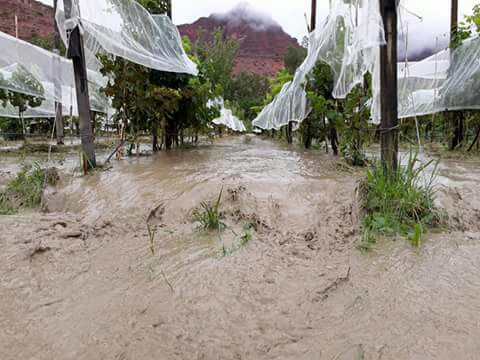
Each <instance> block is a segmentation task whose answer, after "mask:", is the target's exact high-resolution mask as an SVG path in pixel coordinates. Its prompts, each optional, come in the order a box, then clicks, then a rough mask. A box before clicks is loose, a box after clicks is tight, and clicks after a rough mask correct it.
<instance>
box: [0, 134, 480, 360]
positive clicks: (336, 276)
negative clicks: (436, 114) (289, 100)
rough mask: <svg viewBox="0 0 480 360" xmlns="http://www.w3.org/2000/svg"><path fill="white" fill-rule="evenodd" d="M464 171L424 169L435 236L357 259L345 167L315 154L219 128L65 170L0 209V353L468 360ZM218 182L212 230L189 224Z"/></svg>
mask: <svg viewBox="0 0 480 360" xmlns="http://www.w3.org/2000/svg"><path fill="white" fill-rule="evenodd" d="M478 165H479V164H478V163H475V162H472V163H467V162H454V161H450V162H442V163H441V164H440V177H439V178H438V189H439V198H438V202H439V204H441V205H442V206H444V207H445V208H446V210H447V211H448V213H449V215H450V221H449V222H450V224H449V225H450V227H449V229H450V230H449V231H448V232H447V233H445V234H437V235H435V234H431V235H430V236H429V238H428V239H427V241H426V243H425V244H423V246H422V247H421V248H420V249H413V248H412V247H411V246H409V244H408V243H407V242H406V241H404V240H399V241H392V240H384V241H381V242H380V243H379V244H378V245H377V246H376V247H375V250H374V251H373V252H371V253H369V254H364V253H361V252H359V251H358V250H356V244H357V242H358V240H359V239H358V238H359V229H358V219H357V210H356V206H355V189H356V185H357V181H358V179H359V178H360V176H361V172H351V171H348V170H346V169H343V168H339V167H338V166H337V165H336V162H335V160H334V159H332V158H330V157H328V156H327V155H323V154H321V153H319V152H307V151H304V152H302V151H295V150H292V149H289V148H287V147H285V146H282V145H280V144H278V143H274V142H271V141H269V140H261V139H259V138H253V139H252V141H251V142H246V141H245V140H244V137H239V138H227V139H222V140H220V141H218V142H216V143H215V144H214V145H212V146H203V147H200V148H196V149H192V150H184V151H175V152H172V153H170V154H165V153H162V154H159V155H158V156H154V157H150V158H141V159H131V160H128V161H127V160H126V161H123V162H119V163H118V162H116V163H114V167H113V168H111V169H109V170H106V171H102V172H97V173H95V174H94V175H91V176H88V177H84V178H73V179H69V178H66V180H65V181H64V184H63V185H62V186H61V188H60V189H59V190H58V192H56V193H55V192H51V193H50V195H49V201H48V207H49V210H50V213H48V214H37V213H29V214H23V215H21V216H16V217H3V218H0V231H1V232H0V234H1V235H0V245H1V248H2V252H0V274H1V275H0V297H1V301H0V358H1V359H122V360H126V359H342V360H343V359H396V360H398V359H458V360H459V359H478V358H479V355H478V354H480V341H479V340H478V339H480V296H479V295H480V226H479V224H480V222H479V220H480V201H479V200H480V197H479V195H478V194H479V190H480V189H479V188H480V185H478V182H477V181H476V179H478V175H479V173H480V170H479V169H480V167H479V166H478ZM222 187H223V195H222V212H223V221H224V222H225V223H226V225H227V229H225V230H223V231H222V232H220V233H205V232H202V231H200V230H198V229H197V225H196V224H195V223H193V222H192V220H191V213H192V210H193V209H194V208H195V207H196V206H198V204H199V203H200V202H201V201H204V200H209V199H215V198H216V197H217V196H218V194H219V192H220V190H221V189H222ZM153 209H157V210H156V211H154V212H153V213H152V214H151V211H152V210H153ZM149 214H151V216H150V219H149V224H150V226H151V228H153V227H155V228H156V230H157V232H156V236H155V238H154V250H155V254H154V255H152V252H151V250H150V240H149V236H148V232H147V225H146V220H147V217H148V216H149ZM249 224H250V225H251V226H252V227H253V229H252V230H249V231H248V232H250V233H251V235H252V239H251V240H250V242H248V244H246V245H245V246H241V245H240V243H241V237H242V236H243V235H244V234H245V233H246V232H247V230H245V226H246V225H249ZM224 249H225V252H226V254H224Z"/></svg>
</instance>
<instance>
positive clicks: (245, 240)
mask: <svg viewBox="0 0 480 360" xmlns="http://www.w3.org/2000/svg"><path fill="white" fill-rule="evenodd" d="M251 230H252V227H251V226H250V225H246V226H245V227H244V233H243V235H242V236H241V237H240V241H239V242H238V244H236V245H233V246H232V247H230V248H227V247H225V245H224V246H222V256H223V257H225V256H230V255H232V254H233V253H235V252H236V251H238V250H240V249H242V248H244V247H245V246H247V245H248V244H249V243H250V242H251V241H252V239H253V235H252V232H251Z"/></svg>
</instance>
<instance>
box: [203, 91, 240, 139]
mask: <svg viewBox="0 0 480 360" xmlns="http://www.w3.org/2000/svg"><path fill="white" fill-rule="evenodd" d="M207 107H209V108H211V107H217V108H218V109H220V116H219V117H218V118H216V119H214V120H212V123H213V124H215V125H223V126H225V127H227V128H229V129H230V130H233V131H236V132H245V131H247V129H246V128H245V125H244V124H243V122H242V121H241V120H240V119H239V118H238V117H236V116H235V115H233V112H232V110H230V109H227V108H225V102H224V100H223V99H222V98H216V99H214V100H209V101H208V103H207Z"/></svg>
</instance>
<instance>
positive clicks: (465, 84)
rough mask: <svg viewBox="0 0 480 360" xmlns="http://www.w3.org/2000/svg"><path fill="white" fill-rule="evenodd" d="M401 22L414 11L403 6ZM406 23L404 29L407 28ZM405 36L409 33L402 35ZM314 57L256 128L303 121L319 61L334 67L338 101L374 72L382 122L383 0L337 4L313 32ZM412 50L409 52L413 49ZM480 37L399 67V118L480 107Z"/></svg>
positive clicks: (375, 116)
mask: <svg viewBox="0 0 480 360" xmlns="http://www.w3.org/2000/svg"><path fill="white" fill-rule="evenodd" d="M399 14H400V16H399V19H400V22H402V21H404V19H408V18H409V17H411V13H410V12H409V11H408V10H406V9H405V8H404V7H403V6H401V4H399ZM403 25H404V24H402V23H400V24H399V26H401V30H404V29H403ZM400 34H401V36H402V37H405V36H407V37H408V33H407V34H405V33H402V31H400ZM309 39H310V41H309V49H308V55H307V58H306V59H305V61H304V63H303V64H302V65H301V66H300V67H299V69H298V70H297V71H296V73H295V76H294V79H293V81H292V82H290V83H287V84H285V85H284V87H283V89H282V91H281V92H280V94H278V95H277V96H276V97H275V98H274V100H273V101H272V102H271V103H270V104H269V105H267V106H266V107H265V108H264V109H263V110H262V112H261V113H260V114H259V115H258V117H257V118H256V119H255V120H254V121H253V125H254V126H256V127H258V128H261V129H279V128H281V127H282V126H284V125H287V124H288V123H289V122H290V121H293V122H296V123H300V122H302V121H303V120H305V118H306V117H307V116H308V114H309V111H310V107H309V104H308V99H307V95H306V93H305V82H306V81H307V75H308V73H310V72H311V71H312V69H313V67H314V65H315V63H316V62H317V61H323V62H325V63H327V64H328V65H330V67H331V68H332V71H333V75H334V90H333V94H332V95H333V96H334V97H335V98H340V99H341V98H345V97H346V96H347V95H348V93H349V92H350V91H351V90H352V89H353V88H354V87H355V85H357V84H360V83H362V82H363V77H364V75H365V73H367V72H370V73H371V74H372V77H373V78H372V81H373V82H372V93H373V101H372V102H371V116H372V121H373V122H374V123H379V122H380V96H381V94H380V76H379V74H380V51H379V47H380V46H381V45H383V44H384V43H385V36H384V28H383V21H382V19H381V14H380V8H379V1H378V0H350V1H344V0H333V1H332V7H331V11H330V15H329V16H328V18H327V20H326V21H325V22H324V23H323V24H322V25H321V26H320V27H318V28H317V30H316V31H314V32H312V33H311V34H310V38H309ZM407 50H408V49H407ZM478 59H480V38H479V37H478V35H475V37H473V38H471V39H468V40H466V41H465V42H464V43H463V44H462V45H461V46H460V47H458V48H457V49H455V50H453V51H450V50H448V49H447V50H443V51H441V52H439V53H438V54H435V55H433V56H431V57H429V58H427V59H425V60H423V61H420V62H411V63H408V62H405V63H400V64H399V72H398V106H399V108H398V114H399V118H408V117H414V116H419V115H427V114H432V113H435V112H441V111H445V110H461V109H479V108H480V97H478V95H477V94H478V93H479V91H480V61H479V60H478Z"/></svg>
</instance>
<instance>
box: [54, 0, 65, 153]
mask: <svg viewBox="0 0 480 360" xmlns="http://www.w3.org/2000/svg"><path fill="white" fill-rule="evenodd" d="M57 2H58V0H53V23H54V26H55V38H54V46H55V49H54V51H53V52H54V53H55V54H57V55H58V56H60V47H61V41H62V40H61V39H60V32H59V31H58V25H57V21H56V19H55V14H56V13H57ZM59 60H60V59H55V62H54V63H55V65H58V66H60V61H59ZM59 68H60V67H58V69H59ZM58 74H61V72H60V71H58ZM55 97H56V98H57V99H61V98H62V86H61V84H59V83H56V84H55ZM55 133H56V135H57V145H63V144H64V125H63V114H62V103H61V102H59V101H55Z"/></svg>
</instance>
